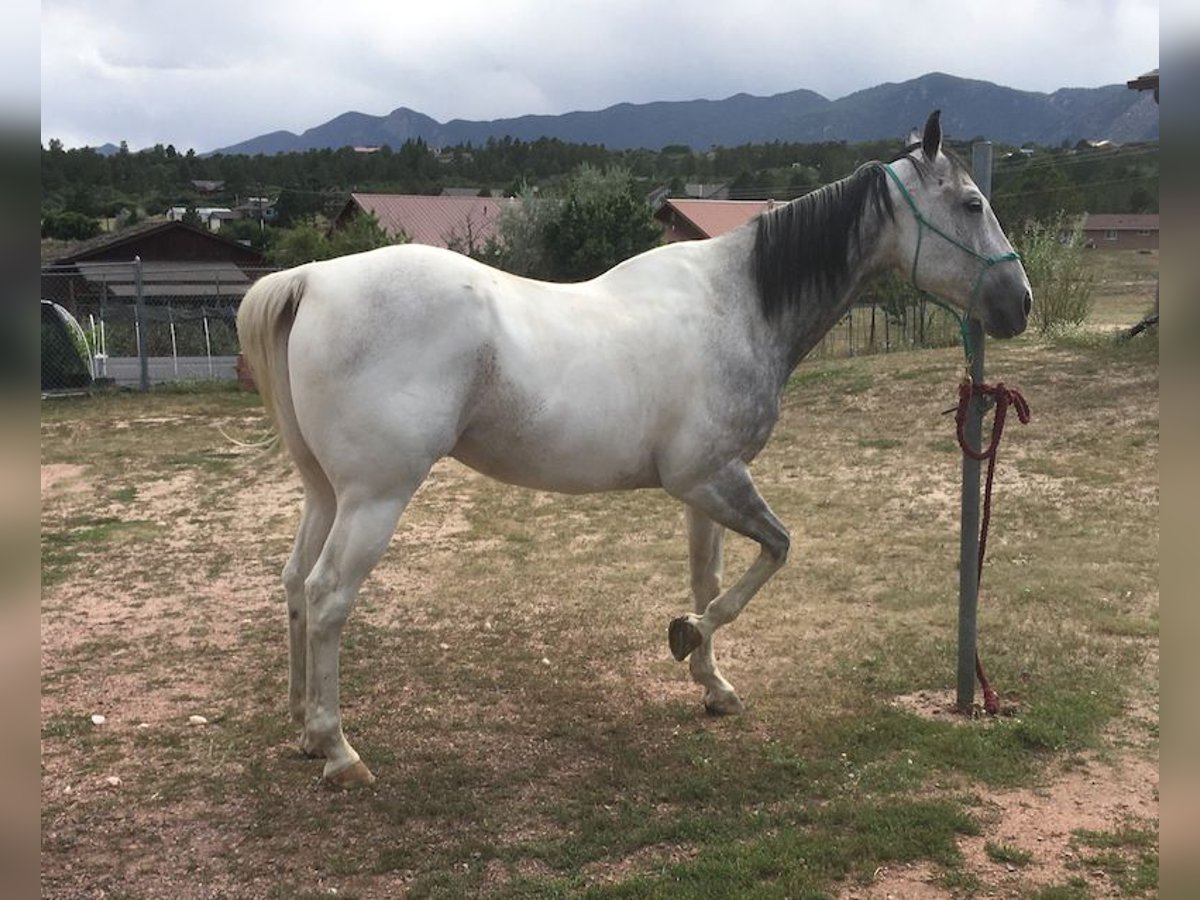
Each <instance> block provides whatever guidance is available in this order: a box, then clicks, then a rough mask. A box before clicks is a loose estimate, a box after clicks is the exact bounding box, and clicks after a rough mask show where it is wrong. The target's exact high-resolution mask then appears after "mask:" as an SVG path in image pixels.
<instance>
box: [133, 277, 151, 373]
mask: <svg viewBox="0 0 1200 900" xmlns="http://www.w3.org/2000/svg"><path fill="white" fill-rule="evenodd" d="M133 299H134V305H133V315H134V323H135V326H136V329H137V352H138V365H139V366H140V369H141V381H140V385H139V386H140V388H141V389H142V390H143V391H149V390H150V358H149V357H148V356H147V355H146V297H145V291H144V290H143V285H142V258H141V257H140V256H135V257H134V258H133Z"/></svg>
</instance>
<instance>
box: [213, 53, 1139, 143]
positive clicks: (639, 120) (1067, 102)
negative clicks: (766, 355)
mask: <svg viewBox="0 0 1200 900" xmlns="http://www.w3.org/2000/svg"><path fill="white" fill-rule="evenodd" d="M933 109H941V110H942V127H943V129H944V130H945V132H946V134H947V136H948V137H951V138H958V139H963V140H970V139H974V138H984V139H988V140H992V141H996V142H1000V143H1006V144H1013V145H1021V144H1025V143H1034V144H1038V145H1041V146H1059V145H1060V144H1062V143H1063V142H1064V141H1065V142H1068V143H1071V144H1074V143H1077V142H1078V141H1080V140H1105V139H1107V140H1112V141H1117V142H1119V143H1127V142H1132V141H1151V140H1157V139H1158V105H1157V103H1156V102H1155V101H1154V98H1153V97H1152V96H1151V95H1150V94H1149V93H1148V92H1138V91H1133V90H1130V89H1129V88H1128V87H1126V86H1125V85H1123V84H1114V85H1107V86H1105V87H1097V88H1062V89H1060V90H1057V91H1054V92H1053V93H1050V94H1046V93H1038V92H1034V91H1019V90H1016V89H1014V88H1008V87H1003V86H1001V85H998V84H993V83H991V82H988V81H977V80H972V79H967V78H958V77H956V76H954V75H946V74H944V73H940V72H933V73H930V74H928V75H922V76H921V77H919V78H914V79H912V80H910V81H904V82H900V83H898V84H894V83H890V82H889V83H885V84H880V85H876V86H875V87H871V88H867V89H865V90H861V91H857V92H855V93H853V94H849V95H847V96H845V97H842V98H841V99H838V100H829V99H828V98H826V97H823V96H821V95H820V94H818V93H815V92H813V91H809V90H796V91H789V92H787V93H783V94H775V95H774V96H771V97H753V96H750V95H749V94H735V95H734V96H732V97H728V98H726V99H724V100H686V101H660V102H655V103H641V104H634V103H620V104H617V105H616V106H610V107H608V108H607V109H602V110H597V111H593V112H570V113H565V114H563V115H556V116H549V115H537V116H534V115H529V116H519V117H517V118H511V119H496V120H494V121H490V122H479V121H467V120H464V119H453V120H451V121H449V122H444V123H443V122H438V121H436V120H434V119H432V118H431V117H429V116H427V115H425V114H423V113H420V112H417V111H416V110H412V109H408V108H407V107H403V106H402V107H400V108H398V109H395V110H393V111H392V112H390V113H388V114H387V115H386V116H370V115H366V114H364V113H359V112H347V113H343V114H342V115H340V116H337V117H336V118H334V119H331V120H330V121H328V122H326V123H324V124H323V125H317V126H316V127H314V128H309V129H308V130H307V131H305V132H303V133H302V134H293V133H292V132H290V131H273V132H271V133H269V134H263V135H260V136H258V137H254V138H250V139H249V140H246V141H242V142H241V143H237V144H232V145H230V146H228V147H222V148H221V149H219V150H216V151H213V152H215V153H225V154H233V153H244V154H249V155H254V154H259V153H262V154H267V155H270V154H275V153H286V152H296V151H304V150H314V149H323V148H338V147H347V146H367V147H379V146H383V145H385V144H386V145H390V146H391V147H392V148H394V149H395V148H399V147H400V146H402V145H403V144H404V143H405V142H406V141H410V140H418V139H419V140H423V141H424V142H425V143H426V144H428V145H429V146H431V147H433V148H435V149H438V148H442V147H448V146H454V145H459V144H467V143H470V144H474V145H481V144H483V143H486V142H487V140H488V139H489V138H503V137H506V136H508V137H512V138H514V139H517V140H523V141H532V140H536V139H538V138H557V139H559V140H561V141H564V142H567V143H573V144H603V145H604V146H606V147H608V148H609V149H611V150H624V149H635V148H646V149H650V150H660V149H661V148H663V147H665V146H669V145H687V146H689V147H691V148H692V149H693V150H707V149H709V148H710V147H714V146H724V147H732V146H738V145H740V144H749V143H765V142H769V141H776V140H778V141H796V142H803V143H809V142H818V141H849V142H856V141H866V140H876V139H886V138H901V137H903V136H905V135H907V134H908V133H909V131H910V130H911V129H912V128H914V127H916V126H918V125H919V124H921V123H922V122H924V120H925V117H926V116H928V115H929V112H930V111H931V110H933Z"/></svg>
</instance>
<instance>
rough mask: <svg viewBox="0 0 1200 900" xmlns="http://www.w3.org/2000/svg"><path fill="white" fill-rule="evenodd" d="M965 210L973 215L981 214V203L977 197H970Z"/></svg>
mask: <svg viewBox="0 0 1200 900" xmlns="http://www.w3.org/2000/svg"><path fill="white" fill-rule="evenodd" d="M967 209H969V210H970V211H971V212H973V213H981V212H983V201H982V200H980V199H979V198H978V197H972V198H971V199H970V200H968V201H967Z"/></svg>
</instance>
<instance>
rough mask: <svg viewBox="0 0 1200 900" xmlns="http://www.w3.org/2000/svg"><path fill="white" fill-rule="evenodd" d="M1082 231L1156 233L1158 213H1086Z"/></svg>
mask: <svg viewBox="0 0 1200 900" xmlns="http://www.w3.org/2000/svg"><path fill="white" fill-rule="evenodd" d="M1083 229H1084V231H1158V213H1088V214H1087V216H1085V217H1084V220H1083Z"/></svg>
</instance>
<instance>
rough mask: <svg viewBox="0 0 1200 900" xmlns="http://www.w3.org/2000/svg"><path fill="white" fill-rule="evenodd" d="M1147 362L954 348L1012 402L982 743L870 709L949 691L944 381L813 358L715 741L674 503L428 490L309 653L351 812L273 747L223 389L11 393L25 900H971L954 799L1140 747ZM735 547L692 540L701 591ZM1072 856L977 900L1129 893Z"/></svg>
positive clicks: (988, 616) (254, 561)
mask: <svg viewBox="0 0 1200 900" xmlns="http://www.w3.org/2000/svg"><path fill="white" fill-rule="evenodd" d="M1156 340H1157V339H1156V338H1152V339H1148V340H1140V339H1139V340H1135V341H1129V342H1115V341H1113V340H1112V339H1111V338H1109V337H1107V336H1105V335H1102V334H1099V335H1098V334H1094V333H1093V334H1085V335H1076V336H1069V337H1064V338H1059V339H1056V340H1055V341H1053V342H1047V343H1039V342H1037V341H1035V340H1033V339H1032V338H1022V339H1019V340H1017V341H1015V342H1010V343H1008V344H995V345H993V346H992V347H991V348H989V369H990V371H991V372H993V373H995V377H997V378H1003V379H1004V380H1005V381H1006V382H1008V383H1010V384H1015V385H1017V386H1019V387H1020V388H1021V389H1022V391H1023V393H1024V394H1025V396H1026V397H1027V398H1028V399H1029V401H1030V403H1031V404H1032V406H1033V413H1034V419H1033V422H1032V423H1031V424H1030V425H1029V426H1027V427H1025V428H1021V427H1019V426H1017V425H1015V424H1014V425H1013V426H1012V428H1011V430H1010V431H1009V432H1008V433H1007V434H1006V436H1005V440H1004V444H1003V446H1002V448H1001V461H1000V469H999V475H998V486H997V491H996V497H995V511H994V514H993V516H994V517H993V524H992V529H993V530H992V537H991V551H990V554H989V559H988V563H987V567H986V570H985V574H984V580H983V588H984V596H983V599H982V603H981V608H980V649H981V653H982V654H983V658H984V661H985V663H986V664H987V665H988V668H989V673H990V674H991V676H992V678H993V681H994V682H995V683H996V685H997V687H998V688H999V690H1000V692H1001V695H1002V699H1003V702H1004V706H1005V708H1006V712H1007V714H1006V715H1004V716H1002V717H999V718H996V719H990V720H989V719H980V720H976V721H964V720H960V719H955V718H953V717H950V716H942V717H941V718H927V717H922V716H918V715H915V714H913V713H911V712H907V711H904V710H902V709H900V708H897V707H896V706H895V705H893V703H892V699H893V698H895V697H897V696H900V695H907V694H911V693H913V692H916V691H920V690H939V689H944V688H948V687H951V686H952V685H953V681H954V671H953V668H954V655H955V647H954V641H955V610H956V594H957V572H956V571H955V566H956V562H957V558H958V531H957V518H958V499H957V498H958V482H959V470H960V458H959V454H958V451H957V447H956V446H955V444H954V441H953V437H952V427H953V423H952V422H950V421H949V420H948V418H947V417H944V416H942V414H941V412H942V410H943V409H945V408H946V407H947V406H949V405H951V404H953V402H954V400H955V397H956V383H957V378H958V376H959V373H960V371H961V352H960V351H958V350H957V349H956V348H950V349H946V350H938V351H930V352H926V353H920V354H895V355H892V356H887V357H875V358H866V359H857V360H853V361H849V362H847V361H837V362H832V361H830V362H823V361H817V362H814V363H812V364H805V365H802V366H801V367H800V369H799V370H798V371H797V373H796V376H795V377H794V378H793V380H792V384H791V385H790V387H789V389H788V391H787V393H786V395H785V397H784V410H783V416H782V419H781V421H780V423H779V427H778V428H777V431H776V435H775V437H774V439H773V441H772V443H771V444H770V445H769V447H768V448H767V450H766V451H765V452H764V454H763V455H762V457H761V458H760V459H759V460H757V461H756V463H755V465H754V472H755V476H756V479H757V480H758V482H759V484H760V487H761V489H762V491H763V493H764V495H765V496H766V497H767V498H768V500H769V502H770V503H771V504H772V507H773V508H774V509H775V511H776V513H777V514H778V515H779V516H780V518H781V519H782V520H783V521H785V522H786V523H787V524H788V525H789V527H790V528H791V530H792V534H793V539H794V543H793V547H794V549H793V554H792V557H791V561H790V562H789V564H788V566H787V567H785V569H784V570H782V571H781V572H780V573H779V575H778V576H777V577H776V578H775V579H774V580H773V581H772V583H771V584H770V585H769V586H768V587H767V588H766V589H765V590H764V591H763V592H762V593H761V594H760V596H759V597H757V598H756V599H755V601H754V602H753V603H752V604H751V605H750V607H748V609H747V610H746V612H745V613H744V614H743V615H742V616H741V618H740V619H739V620H738V622H736V623H735V624H733V625H731V626H730V627H729V628H728V629H725V630H723V631H722V632H721V634H720V635H719V637H718V640H717V646H718V655H719V656H720V658H721V660H722V667H723V669H724V670H725V672H726V674H727V676H728V677H729V678H730V679H731V680H732V681H733V682H734V683H735V684H736V685H737V686H738V688H739V690H740V691H741V693H742V695H743V697H744V698H745V699H746V700H747V702H748V705H749V710H748V712H747V714H746V715H745V716H743V717H741V718H738V719H711V718H708V717H706V716H705V715H704V714H703V713H702V712H701V710H700V703H699V696H698V693H697V690H696V689H695V687H694V686H693V685H692V684H691V683H690V681H689V680H688V678H687V674H686V669H685V668H684V667H681V666H678V665H676V664H675V663H674V662H673V661H672V660H671V659H670V656H669V653H668V652H667V649H666V641H665V628H666V623H667V622H668V621H669V619H670V618H671V617H672V616H674V615H677V614H678V612H679V611H680V610H682V609H685V608H689V607H690V601H689V599H688V593H687V562H686V538H685V534H684V527H683V522H682V516H681V514H680V512H679V509H678V507H677V506H676V505H675V504H674V503H673V502H671V501H670V500H669V499H667V498H665V497H663V496H662V495H661V494H659V493H655V492H635V493H627V494H614V495H607V496H590V497H559V496H554V495H548V494H539V493H534V492H527V491H520V490H517V489H513V488H508V487H505V486H503V485H498V484H496V483H494V482H490V481H488V480H486V479H483V478H482V477H479V476H476V475H475V474H474V473H471V472H469V471H467V470H465V469H464V468H462V467H461V466H458V465H456V464H451V463H442V464H439V466H438V467H437V468H435V470H434V472H433V474H432V476H431V478H430V479H429V481H428V482H427V483H426V485H425V486H423V488H422V490H421V491H420V492H419V493H418V495H417V497H416V498H415V499H414V501H413V503H412V505H411V507H410V509H409V510H408V511H407V512H406V514H405V516H404V518H403V519H402V522H401V526H400V528H399V529H398V534H397V537H396V539H395V541H394V542H393V546H392V548H391V550H390V551H389V553H388V554H387V556H386V557H385V559H384V561H383V562H382V563H381V565H380V566H379V567H378V569H377V570H376V572H375V573H374V574H373V575H372V577H371V578H370V579H369V581H368V583H367V585H366V586H365V588H364V591H363V594H362V598H361V600H360V602H359V606H358V608H357V609H356V611H355V614H354V615H353V616H352V617H351V620H350V622H349V624H348V625H347V628H346V633H345V637H344V654H343V657H342V673H341V674H342V698H343V706H344V714H345V725H346V729H347V732H348V734H349V735H350V737H351V740H352V741H353V742H354V743H355V745H356V747H357V748H358V750H359V751H360V752H361V753H362V755H363V757H364V758H365V759H366V760H367V761H368V762H369V763H370V764H371V766H372V768H373V769H374V770H375V772H376V774H377V775H379V777H380V780H379V782H377V783H376V785H374V786H373V787H372V788H371V789H369V790H364V791H360V792H355V793H350V794H333V793H329V792H327V791H324V790H321V789H318V788H317V784H316V776H317V775H318V773H319V771H320V766H319V764H317V763H314V762H313V761H310V760H306V759H303V758H301V757H299V755H298V754H297V753H296V752H295V751H294V749H293V744H294V740H295V737H296V732H295V727H294V726H293V724H292V723H291V722H290V720H289V718H288V715H287V710H286V679H287V675H286V665H287V663H286V641H285V636H284V635H285V622H286V616H285V613H284V610H283V606H282V603H281V592H280V589H279V587H278V573H279V571H280V569H281V567H282V564H283V561H284V560H285V559H286V556H287V553H288V552H289V549H290V542H291V537H292V530H293V529H294V527H295V523H296V518H297V513H298V502H299V497H300V492H299V488H298V483H297V481H296V478H295V476H294V474H293V473H292V472H291V470H290V467H289V465H288V464H287V461H286V460H285V459H284V458H283V457H281V456H280V455H278V454H271V453H263V452H260V451H255V450H250V449H247V448H243V447H237V446H235V445H233V444H231V443H229V442H228V441H226V439H225V438H224V437H223V435H222V431H224V432H225V433H228V434H232V435H234V436H237V437H239V438H243V439H244V438H246V437H248V436H257V435H258V434H261V432H262V429H263V425H264V423H263V420H262V416H261V411H260V409H259V408H258V407H257V404H256V401H255V400H254V398H251V397H247V396H246V395H243V394H239V393H235V392H232V391H228V390H212V391H204V390H187V391H180V392H175V393H169V394H168V393H163V392H156V393H154V394H151V395H149V396H138V395H134V394H128V393H116V392H114V393H112V394H106V395H101V396H97V397H93V398H90V399H76V400H64V401H58V402H56V403H54V404H48V405H46V406H45V407H44V410H43V426H42V427H43V464H44V465H45V466H47V467H53V466H71V467H80V471H82V473H83V474H82V475H81V476H80V477H79V478H77V479H74V481H73V483H72V487H71V489H69V490H68V489H65V488H64V489H61V490H59V489H51V490H49V491H48V492H47V493H46V494H45V495H44V496H43V522H42V547H43V575H44V605H43V631H42V634H43V638H42V639H43V654H42V659H43V697H42V706H43V718H42V726H43V727H42V760H43V793H42V799H43V814H42V825H43V845H42V850H43V856H42V860H43V861H42V866H43V888H44V890H45V891H46V892H47V894H48V895H59V896H69V895H74V894H79V893H82V892H85V891H87V892H96V893H98V892H106V893H107V894H109V895H113V896H118V895H120V894H121V892H125V894H126V895H128V896H158V895H161V894H166V893H175V894H178V895H180V896H192V895H197V894H199V893H204V894H205V895H225V896H264V897H281V898H282V897H305V896H309V897H316V896H330V890H331V889H336V890H337V895H338V896H339V897H362V898H378V897H389V896H401V895H405V896H410V897H442V896H493V897H575V896H585V897H716V896H731V895H732V896H737V895H742V896H756V897H759V896H761V897H828V896H834V895H845V896H875V895H876V894H872V893H871V892H872V891H873V890H874V889H875V887H876V880H877V879H878V878H879V877H882V876H880V874H879V873H880V872H881V871H883V870H885V869H888V868H889V867H892V868H903V867H905V866H907V865H909V864H912V865H915V866H927V867H930V871H931V872H932V873H933V874H932V876H931V878H932V881H931V884H932V886H933V887H934V888H936V889H938V890H942V891H944V892H946V895H947V896H950V895H953V896H973V895H982V894H983V893H985V892H987V891H989V890H992V889H993V888H992V886H991V885H990V884H989V883H988V881H987V880H986V878H984V877H982V876H981V875H979V874H978V873H976V872H974V871H972V870H971V869H970V868H969V867H968V866H967V865H966V864H965V862H964V858H963V853H962V850H961V847H962V845H963V842H964V840H967V841H969V840H971V839H974V840H977V841H981V842H982V841H989V843H986V844H985V847H986V848H987V849H986V854H987V857H988V859H990V860H991V861H992V862H994V863H999V864H1001V865H1002V866H1003V865H1011V866H1012V867H1014V868H1015V869H1016V870H1018V874H1019V875H1021V876H1022V877H1023V876H1024V875H1025V873H1027V872H1028V871H1031V870H1033V869H1035V868H1037V867H1038V866H1039V865H1041V864H1043V863H1044V862H1045V860H1044V858H1043V857H1044V853H1043V851H1041V850H1037V851H1034V852H1031V851H1030V850H1029V849H1027V848H1023V847H1018V846H1015V845H1014V844H1012V843H1011V842H1008V841H996V840H991V839H990V838H988V837H987V836H988V834H989V831H988V829H989V828H991V827H992V824H991V822H990V820H989V818H988V815H987V813H986V803H985V801H984V799H983V798H984V797H986V796H988V795H989V794H990V793H992V792H997V791H1006V790H1012V789H1015V788H1030V787H1037V786H1038V785H1042V784H1045V783H1047V782H1049V781H1053V780H1054V779H1055V778H1056V777H1058V776H1059V775H1060V774H1061V773H1063V772H1065V771H1074V770H1078V769H1079V767H1080V766H1082V765H1083V764H1084V762H1085V761H1089V760H1096V759H1109V758H1114V757H1117V756H1120V755H1121V754H1128V753H1146V754H1151V755H1152V754H1154V753H1156V751H1157V715H1156V710H1157V658H1158V657H1157V652H1158V651H1157V648H1158V636H1157V625H1158V611H1157V604H1158V589H1157V543H1158V530H1157V529H1158V493H1157V448H1158V406H1157V371H1158V369H1157V343H1156ZM754 552H755V548H754V547H753V546H752V545H750V544H749V542H746V541H743V540H740V539H736V538H731V539H730V540H729V542H728V544H727V552H726V573H727V581H729V580H731V579H732V578H733V577H736V575H737V574H739V573H740V572H741V571H742V570H743V569H744V568H745V566H747V565H748V564H749V562H750V560H751V559H752V558H753V555H754ZM96 712H102V713H104V714H105V715H106V717H107V719H108V721H107V723H106V724H105V725H104V726H102V727H99V728H98V727H96V726H93V725H92V723H91V720H90V716H91V714H93V713H96ZM193 715H202V716H204V717H205V719H206V720H207V724H206V725H200V726H196V725H190V724H189V717H190V716H193ZM113 777H116V778H119V779H120V781H119V784H118V785H116V786H113V785H111V784H110V782H109V781H108V779H110V778H113ZM1070 812H1072V811H1071V810H1066V811H1064V814H1068V813H1070ZM1071 840H1072V847H1073V848H1074V854H1075V858H1076V859H1077V861H1078V869H1074V870H1068V871H1066V872H1065V874H1063V875H1062V877H1061V878H1058V879H1057V880H1055V881H1054V882H1053V883H1043V884H1033V883H1029V884H1026V885H1025V887H1023V888H1021V889H1020V890H1019V891H1017V890H1015V889H1014V892H1013V893H1012V894H1011V895H1012V896H1037V897H1042V898H1046V900H1049V898H1054V897H1059V898H1074V897H1089V896H1092V895H1093V894H1092V887H1090V886H1089V885H1090V881H1089V879H1092V878H1093V877H1094V876H1093V874H1092V873H1094V872H1096V871H1103V872H1104V873H1106V874H1105V878H1106V879H1108V881H1109V882H1110V883H1111V884H1113V885H1117V886H1118V887H1119V889H1120V890H1121V891H1122V892H1123V893H1124V894H1126V895H1128V896H1145V895H1149V894H1152V892H1153V890H1154V889H1153V887H1152V885H1153V883H1154V879H1155V878H1156V872H1157V831H1156V823H1155V822H1152V821H1142V820H1136V821H1120V822H1112V823H1111V825H1110V827H1107V828H1105V829H1095V828H1091V829H1077V830H1076V832H1075V834H1074V836H1073V837H1072V839H1071ZM1047 852H1048V851H1047ZM896 895H897V896H900V895H901V894H899V893H897V894H896Z"/></svg>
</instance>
